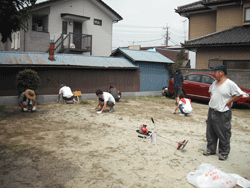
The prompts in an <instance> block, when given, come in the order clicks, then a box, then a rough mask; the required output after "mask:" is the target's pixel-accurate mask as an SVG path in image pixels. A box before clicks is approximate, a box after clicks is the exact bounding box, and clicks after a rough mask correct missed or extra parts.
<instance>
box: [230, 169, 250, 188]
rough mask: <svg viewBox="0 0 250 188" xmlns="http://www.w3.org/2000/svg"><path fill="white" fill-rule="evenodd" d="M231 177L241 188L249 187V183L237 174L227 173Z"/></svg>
mask: <svg viewBox="0 0 250 188" xmlns="http://www.w3.org/2000/svg"><path fill="white" fill-rule="evenodd" d="M229 174H230V175H231V176H233V177H234V178H235V179H236V184H237V185H239V186H241V187H243V188H249V187H250V181H249V180H247V179H245V178H243V177H241V176H240V175H238V174H231V173H229Z"/></svg>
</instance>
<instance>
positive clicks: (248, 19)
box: [244, 7, 250, 22]
mask: <svg viewBox="0 0 250 188" xmlns="http://www.w3.org/2000/svg"><path fill="white" fill-rule="evenodd" d="M244 21H245V22H250V7H248V8H246V9H245V20H244Z"/></svg>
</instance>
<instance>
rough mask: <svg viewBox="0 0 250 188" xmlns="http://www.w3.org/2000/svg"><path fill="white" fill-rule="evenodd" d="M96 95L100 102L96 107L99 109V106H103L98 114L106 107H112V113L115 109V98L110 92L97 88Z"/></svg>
mask: <svg viewBox="0 0 250 188" xmlns="http://www.w3.org/2000/svg"><path fill="white" fill-rule="evenodd" d="M96 96H97V97H98V98H99V102H98V104H97V106H96V108H95V109H96V110H97V109H98V107H99V106H100V107H101V108H100V109H99V110H97V113H98V114H101V113H102V112H103V110H105V108H106V107H109V108H110V110H109V112H110V113H111V112H113V111H114V106H115V98H114V97H113V96H112V95H111V94H110V93H108V92H102V91H101V90H97V91H96Z"/></svg>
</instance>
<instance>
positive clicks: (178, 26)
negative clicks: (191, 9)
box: [37, 0, 197, 49]
mask: <svg viewBox="0 0 250 188" xmlns="http://www.w3.org/2000/svg"><path fill="white" fill-rule="evenodd" d="M43 1H46V0H37V3H39V2H43ZM196 1H197V0H103V2H105V3H106V4H107V5H108V6H110V7H111V8H112V9H113V10H114V11H116V12H117V13H118V14H119V15H120V16H121V17H122V18H123V20H121V21H119V22H118V23H114V24H113V38H112V49H116V48H118V47H127V46H133V45H140V46H142V47H149V46H163V45H166V35H167V31H168V36H169V38H170V39H169V40H168V45H169V46H174V45H180V43H183V42H184V40H188V19H187V18H185V17H181V16H180V15H179V14H177V13H175V9H177V7H178V6H183V5H186V4H189V3H193V2H196ZM86 16H87V15H86Z"/></svg>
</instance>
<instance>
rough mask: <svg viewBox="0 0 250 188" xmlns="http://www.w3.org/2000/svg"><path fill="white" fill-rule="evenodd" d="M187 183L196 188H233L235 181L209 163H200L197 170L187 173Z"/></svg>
mask: <svg viewBox="0 0 250 188" xmlns="http://www.w3.org/2000/svg"><path fill="white" fill-rule="evenodd" d="M186 178H187V181H188V182H189V183H190V184H192V185H194V186H195V187H197V188H214V187H216V188H233V187H234V186H235V185H236V179H235V178H234V177H233V176H231V175H229V174H227V173H225V172H222V171H221V170H219V169H217V168H216V167H214V166H213V165H211V164H209V163H202V164H201V165H200V166H199V167H198V170H196V171H195V172H189V173H188V175H187V177H186Z"/></svg>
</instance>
